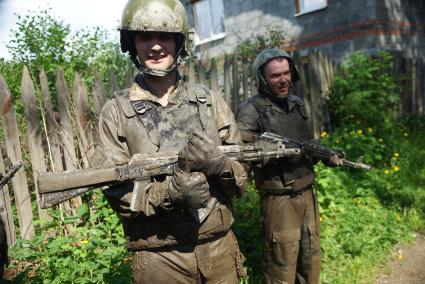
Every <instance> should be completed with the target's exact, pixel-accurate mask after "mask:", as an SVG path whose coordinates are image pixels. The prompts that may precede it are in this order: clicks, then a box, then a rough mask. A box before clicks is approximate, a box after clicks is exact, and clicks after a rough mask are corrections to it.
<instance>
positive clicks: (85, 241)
mask: <svg viewBox="0 0 425 284" xmlns="http://www.w3.org/2000/svg"><path fill="white" fill-rule="evenodd" d="M88 243H89V241H88V240H81V241H80V244H82V245H86V244H88Z"/></svg>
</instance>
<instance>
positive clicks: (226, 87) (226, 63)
mask: <svg viewBox="0 0 425 284" xmlns="http://www.w3.org/2000/svg"><path fill="white" fill-rule="evenodd" d="M223 69H224V70H223V76H224V80H223V84H224V98H225V100H226V102H227V104H228V105H229V107H230V108H232V105H231V104H232V87H231V85H230V76H231V73H230V59H229V56H228V55H227V54H226V55H225V57H224V68H223Z"/></svg>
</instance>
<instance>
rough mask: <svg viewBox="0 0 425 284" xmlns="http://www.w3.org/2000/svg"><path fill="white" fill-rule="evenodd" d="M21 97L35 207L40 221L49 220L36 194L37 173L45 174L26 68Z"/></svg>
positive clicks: (36, 116)
mask: <svg viewBox="0 0 425 284" xmlns="http://www.w3.org/2000/svg"><path fill="white" fill-rule="evenodd" d="M21 96H22V102H23V104H24V114H25V122H26V125H27V141H28V150H29V154H30V157H31V159H30V160H31V161H30V162H31V166H32V172H33V178H34V188H35V192H36V196H37V207H38V214H39V217H40V220H49V219H50V217H49V215H48V214H47V211H46V210H43V209H41V208H40V195H39V194H38V188H37V178H38V173H39V172H46V171H47V167H46V163H45V158H44V151H43V144H42V140H41V127H40V116H39V113H40V112H39V111H38V106H37V98H36V93H35V88H34V83H33V82H32V80H31V77H30V73H29V71H28V67H27V66H24V68H23V70H22V81H21Z"/></svg>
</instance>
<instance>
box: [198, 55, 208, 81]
mask: <svg viewBox="0 0 425 284" xmlns="http://www.w3.org/2000/svg"><path fill="white" fill-rule="evenodd" d="M198 77H199V83H201V84H202V85H204V86H208V82H207V74H206V72H205V67H204V65H203V64H202V60H199V61H198Z"/></svg>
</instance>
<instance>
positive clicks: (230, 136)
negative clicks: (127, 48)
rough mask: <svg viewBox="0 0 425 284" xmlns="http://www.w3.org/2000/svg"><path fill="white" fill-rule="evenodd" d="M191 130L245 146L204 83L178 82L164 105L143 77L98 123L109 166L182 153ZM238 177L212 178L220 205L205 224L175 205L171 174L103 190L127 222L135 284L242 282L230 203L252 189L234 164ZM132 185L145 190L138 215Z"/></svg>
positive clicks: (226, 111) (223, 105) (217, 140)
mask: <svg viewBox="0 0 425 284" xmlns="http://www.w3.org/2000/svg"><path fill="white" fill-rule="evenodd" d="M191 130H200V131H204V132H206V133H207V134H208V135H209V136H210V137H214V138H213V139H214V143H215V144H216V145H221V144H235V143H240V142H241V137H240V134H239V132H238V130H237V127H236V122H235V120H234V117H233V114H232V112H231V111H230V109H229V108H228V106H227V105H226V103H225V102H224V100H223V99H222V97H220V96H218V95H217V94H215V93H213V92H212V91H210V90H209V89H207V88H205V87H204V86H202V85H195V84H190V83H187V82H186V81H184V80H179V81H178V85H177V86H176V88H175V90H174V91H173V93H172V94H171V95H170V99H169V105H167V106H166V107H163V106H161V105H160V104H159V103H158V99H157V97H155V96H153V95H152V94H151V93H149V91H147V88H146V86H145V85H144V80H143V76H142V75H138V76H137V77H136V82H135V83H134V84H133V86H132V87H131V88H130V89H126V90H122V91H119V92H117V93H116V94H115V96H114V97H113V98H112V99H111V100H109V101H108V102H107V103H106V105H105V106H104V108H103V110H102V113H101V116H100V119H99V137H100V144H101V152H102V153H103V154H104V155H105V162H104V165H107V164H121V163H124V162H127V161H128V160H129V159H130V158H131V156H132V155H134V154H137V153H155V152H158V151H161V152H162V151H174V152H179V151H180V150H181V149H182V148H183V147H184V146H185V145H186V144H187V141H188V138H187V134H188V132H189V131H191ZM231 168H232V177H229V178H214V177H213V178H209V179H208V183H209V184H210V192H211V196H213V197H215V198H216V199H217V200H218V203H217V204H216V205H215V206H214V208H213V210H212V212H211V213H210V215H209V216H208V217H207V219H206V220H205V221H204V222H203V223H202V224H199V223H198V222H197V221H195V219H194V218H193V216H192V215H191V214H190V212H189V211H188V210H187V209H186V208H184V207H183V206H180V205H176V204H173V203H172V202H170V200H169V197H168V194H167V184H168V182H169V180H170V177H168V176H158V177H155V178H152V181H151V183H149V184H147V185H146V184H143V185H141V184H139V183H140V182H139V181H135V182H134V184H133V183H131V184H127V185H120V186H115V187H112V188H110V189H108V190H106V191H104V194H105V196H106V197H107V199H108V201H109V203H110V205H111V206H112V208H113V209H114V210H115V211H117V212H118V213H119V214H120V215H121V217H122V222H123V227H124V233H125V236H126V239H127V247H128V249H129V250H131V251H133V265H132V267H133V272H132V279H133V283H238V282H239V280H238V276H242V275H243V264H242V262H243V261H242V258H243V257H242V255H241V253H240V251H239V248H238V244H237V241H236V239H235V237H234V235H233V232H232V231H231V229H230V227H231V225H232V223H233V217H232V213H231V210H230V208H231V198H232V196H233V195H235V194H237V195H238V194H240V192H241V191H242V190H243V189H244V187H245V184H246V179H247V176H246V171H245V169H244V167H243V166H241V164H239V163H238V162H232V164H231ZM133 186H143V188H144V189H145V190H144V194H145V197H144V199H143V200H144V202H143V204H142V211H141V212H140V213H136V212H132V211H130V210H129V203H130V200H131V195H132V189H133Z"/></svg>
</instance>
